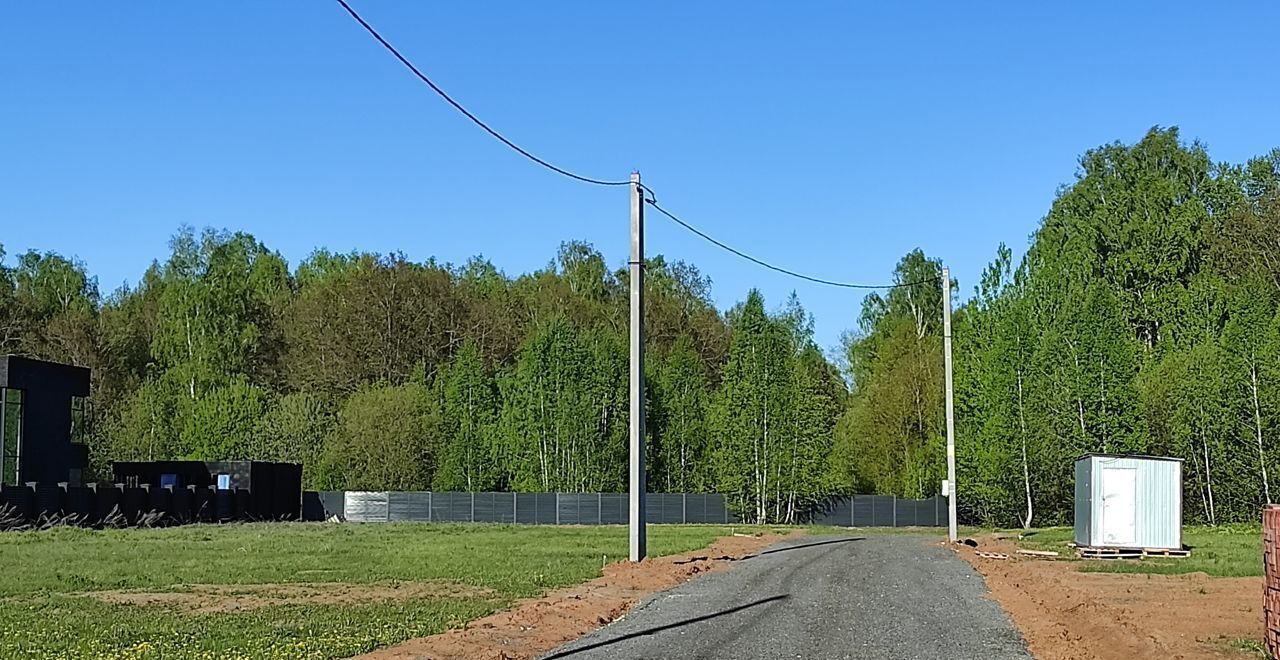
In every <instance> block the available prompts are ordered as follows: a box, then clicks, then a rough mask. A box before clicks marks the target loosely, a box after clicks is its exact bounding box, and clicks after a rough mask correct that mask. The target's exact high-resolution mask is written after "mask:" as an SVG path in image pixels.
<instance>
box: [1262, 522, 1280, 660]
mask: <svg viewBox="0 0 1280 660" xmlns="http://www.w3.org/2000/svg"><path fill="white" fill-rule="evenodd" d="M1262 564H1263V567H1264V569H1265V570H1266V573H1267V581H1266V582H1267V588H1266V591H1265V592H1264V595H1263V598H1262V616H1263V617H1264V621H1263V623H1264V624H1265V627H1266V636H1267V655H1268V656H1270V657H1272V658H1280V505H1277V504H1268V505H1267V506H1266V508H1264V509H1263V510H1262Z"/></svg>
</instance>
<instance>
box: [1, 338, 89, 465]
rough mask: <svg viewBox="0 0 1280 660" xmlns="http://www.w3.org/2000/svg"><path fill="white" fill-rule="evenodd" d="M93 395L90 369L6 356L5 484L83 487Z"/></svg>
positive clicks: (3, 391) (3, 377) (3, 383)
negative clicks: (88, 404) (86, 419)
mask: <svg viewBox="0 0 1280 660" xmlns="http://www.w3.org/2000/svg"><path fill="white" fill-rule="evenodd" d="M87 396H89V370H88V369H85V368H83V367H73V366H70V365H66V364H58V363H56V362H45V361H43V360H33V359H31V358H24V357H18V356H16V355H6V356H0V484H2V485H6V486H16V485H19V484H24V483H31V482H39V483H47V484H57V483H67V484H70V485H72V486H79V485H80V482H81V481H82V479H83V475H84V470H85V467H86V466H87V465H88V452H87V450H86V449H85V445H84V443H83V438H82V429H83V416H84V400H85V397H87Z"/></svg>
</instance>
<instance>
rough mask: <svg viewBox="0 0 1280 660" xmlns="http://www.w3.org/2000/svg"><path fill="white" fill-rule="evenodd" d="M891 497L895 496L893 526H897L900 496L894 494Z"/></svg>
mask: <svg viewBox="0 0 1280 660" xmlns="http://www.w3.org/2000/svg"><path fill="white" fill-rule="evenodd" d="M891 497H893V526H894V527H897V526H898V496H897V495H892V496H891Z"/></svg>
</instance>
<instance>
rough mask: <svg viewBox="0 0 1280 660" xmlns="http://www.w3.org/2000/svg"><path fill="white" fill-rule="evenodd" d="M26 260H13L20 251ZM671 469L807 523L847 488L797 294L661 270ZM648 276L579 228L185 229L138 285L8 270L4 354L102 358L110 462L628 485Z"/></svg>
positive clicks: (2, 307) (833, 408)
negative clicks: (342, 249) (238, 464)
mask: <svg viewBox="0 0 1280 660" xmlns="http://www.w3.org/2000/svg"><path fill="white" fill-rule="evenodd" d="M0 263H7V262H0ZM646 273H647V277H646V287H647V290H648V291H647V295H648V298H647V314H646V318H645V323H646V332H647V339H648V351H649V352H648V360H647V364H646V367H647V370H648V372H647V374H646V380H647V394H648V408H647V410H648V415H649V417H648V419H647V420H646V424H647V431H648V433H649V438H648V440H649V445H648V451H649V456H648V461H649V472H648V474H649V479H650V488H651V489H652V490H654V491H660V492H661V491H667V492H684V491H692V492H697V491H706V490H715V491H718V492H724V493H727V494H730V495H731V497H732V501H733V503H734V506H735V507H737V508H738V509H739V510H741V511H743V512H744V513H746V515H749V516H752V517H753V518H755V519H759V520H784V521H785V520H795V519H797V516H798V515H800V514H801V513H802V512H803V511H805V510H806V509H807V508H810V507H811V505H812V504H813V503H814V502H815V501H817V500H818V499H820V498H822V497H824V496H825V495H826V494H827V493H829V492H831V483H830V479H829V478H828V477H829V472H828V469H827V455H828V453H829V452H830V448H831V444H832V430H833V428H834V426H835V420H836V418H837V417H838V415H839V412H840V410H841V407H842V406H843V403H844V397H845V396H846V387H845V383H844V381H843V380H842V378H841V376H840V372H839V370H838V369H836V368H835V367H833V366H832V365H831V364H830V363H829V362H828V361H827V360H826V358H824V356H823V355H822V353H821V351H820V350H819V349H818V347H817V346H816V345H815V344H814V341H813V339H812V320H811V319H810V318H809V316H808V314H807V313H806V312H805V311H804V310H803V309H802V308H801V307H800V305H799V303H798V301H797V300H796V298H795V297H794V296H793V297H792V298H791V299H790V300H789V301H787V302H786V304H785V305H783V306H782V307H781V309H780V310H778V311H775V312H772V313H771V312H769V311H768V310H767V309H766V306H765V302H764V300H763V299H762V298H761V296H760V295H759V294H758V293H755V292H751V293H750V294H749V295H748V296H747V298H746V300H745V302H743V303H741V304H739V305H738V306H736V307H735V308H734V309H732V310H729V311H728V312H727V313H721V312H719V311H717V310H716V308H715V307H714V306H713V304H712V303H711V301H710V298H709V289H710V282H709V281H708V280H707V278H705V277H703V276H702V275H701V274H700V273H699V272H698V271H697V270H696V269H695V268H693V267H692V266H689V265H687V264H684V263H667V262H666V261H665V260H664V259H663V258H662V257H657V258H654V259H651V260H649V261H648V263H647V269H646ZM627 286H628V282H627V273H626V271H625V270H619V271H611V270H610V269H609V268H608V267H607V266H606V264H605V261H604V259H603V258H602V256H601V255H600V254H599V253H598V252H596V251H595V250H593V249H592V248H591V247H589V246H587V245H584V244H581V243H565V244H564V245H562V246H561V248H560V250H559V253H558V254H557V255H556V257H555V259H554V261H552V262H551V263H550V264H548V266H547V267H546V268H545V269H542V270H539V271H537V272H534V273H531V274H527V275H522V276H519V277H516V278H511V277H507V276H506V275H504V274H503V273H502V272H500V271H499V270H497V269H496V268H495V267H494V266H493V265H492V264H491V263H489V262H487V261H485V260H483V259H479V258H476V259H473V260H471V261H469V262H468V263H466V264H464V265H462V266H459V267H455V266H450V265H443V264H438V263H435V262H432V261H428V262H426V263H413V262H411V261H409V260H407V259H405V258H404V257H403V256H401V255H397V254H390V255H376V254H363V253H351V254H334V253H331V252H327V251H323V250H321V251H317V252H315V253H314V254H312V255H311V256H310V257H308V258H307V259H306V260H305V261H303V262H302V263H301V264H299V265H298V266H297V267H296V268H295V269H293V270H292V271H291V270H290V268H289V267H288V265H287V264H286V262H285V260H284V259H283V258H282V257H281V256H280V255H279V254H278V253H276V252H273V251H271V250H270V249H269V248H267V247H266V246H264V245H263V244H262V243H260V242H259V241H257V240H255V239H254V238H253V237H252V236H249V235H247V234H243V233H235V234H229V233H226V232H218V231H211V230H206V231H204V232H203V233H199V234H197V233H196V232H194V231H192V230H191V229H189V228H184V229H182V230H181V231H179V233H178V234H177V235H176V236H175V237H174V238H173V240H172V243H171V253H170V254H169V255H168V257H167V258H166V259H165V260H164V261H161V262H156V263H154V264H152V265H151V267H150V268H149V269H147V271H146V274H145V275H144V276H143V278H142V280H141V282H140V283H139V284H138V285H137V286H135V287H129V288H122V289H120V290H117V291H115V292H113V293H111V294H110V295H107V296H103V295H102V294H101V292H100V291H99V290H98V286H97V283H96V281H95V279H94V278H93V277H92V276H91V275H90V274H89V273H88V271H87V268H86V267H85V265H84V264H82V263H79V262H78V261H76V260H75V259H69V258H66V257H63V256H61V255H59V254H57V253H55V252H36V251H30V252H27V253H25V254H22V255H21V256H19V257H18V258H17V259H16V263H14V264H12V265H6V266H4V267H3V269H0V353H18V354H26V355H32V356H36V357H41V358H45V359H51V360H57V361H63V362H70V363H75V364H79V365H84V366H88V367H91V368H92V369H93V380H92V394H91V397H90V404H91V405H90V407H89V412H90V414H89V421H90V423H89V424H88V425H87V428H86V434H85V435H86V438H85V441H86V442H87V444H88V445H89V450H90V456H91V459H92V463H93V466H92V467H93V472H94V473H95V476H103V475H109V474H110V469H109V463H110V461H113V460H153V459H164V458H190V459H197V460H218V459H250V458H252V459H259V460H285V461H297V462H301V463H302V464H303V465H304V479H305V484H306V486H307V487H308V488H315V489H368V490H374V489H391V490H426V489H434V490H476V491H484V490H507V489H511V490H518V491H541V492H550V491H561V492H575V491H577V492H596V491H605V492H618V491H622V490H624V489H625V484H626V466H627V454H626V451H627V450H626V446H627V414H628V409H627V369H628V365H627V350H626V347H627V332H628V330H627V319H628V307H627V306H628V297H627V295H626V292H627Z"/></svg>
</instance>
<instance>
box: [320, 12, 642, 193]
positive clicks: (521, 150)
mask: <svg viewBox="0 0 1280 660" xmlns="http://www.w3.org/2000/svg"><path fill="white" fill-rule="evenodd" d="M338 4H340V5H342V8H343V9H345V10H347V13H348V14H351V18H354V19H356V22H357V23H359V24H360V25H361V26H362V27H364V29H365V30H366V31H368V32H369V34H371V35H373V38H374V39H377V40H378V43H380V44H382V47H383V48H386V49H387V51H388V52H390V53H391V54H392V55H395V56H396V59H398V60H400V63H401V64H403V65H405V67H406V68H408V69H409V70H410V71H412V72H413V75H415V76H417V77H418V80H421V81H422V82H424V83H426V84H427V86H428V87H430V88H431V90H432V91H434V92H435V93H436V94H439V95H440V98H442V99H444V100H446V101H448V102H449V105H452V106H453V107H454V108H456V109H457V110H458V112H461V113H462V114H463V115H465V116H466V118H467V119H470V120H471V121H472V122H474V123H475V125H476V126H479V127H480V128H483V129H484V130H485V131H486V132H488V133H489V135H492V136H493V137H495V138H497V139H498V141H500V142H502V143H503V144H505V145H507V146H508V147H511V148H512V149H514V150H515V151H516V153H519V154H520V155H521V156H524V157H525V158H528V159H529V160H531V161H533V162H535V163H537V164H539V165H541V166H543V167H545V168H547V169H549V170H551V171H553V172H555V173H557V174H562V175H564V176H567V177H569V178H570V179H576V180H578V181H582V182H583V183H591V184H595V185H597V186H625V185H629V184H630V183H631V182H630V181H605V180H602V179H592V178H591V177H586V176H582V175H580V174H574V173H573V172H570V171H569V170H566V169H564V168H563V167H557V166H556V165H553V164H551V163H549V162H547V161H545V160H543V159H541V158H538V157H537V156H535V155H533V154H532V153H529V152H528V151H526V150H525V149H524V148H522V147H521V146H520V145H518V144H516V143H515V142H512V141H511V140H508V139H507V138H506V137H505V136H503V135H502V134H501V133H499V132H497V131H495V130H493V129H492V128H490V127H489V125H488V124H486V123H484V122H483V121H480V118H479V117H476V116H475V115H473V114H471V111H469V110H467V109H466V108H464V107H462V104H461V103H458V102H457V101H455V100H453V97H451V96H449V95H448V94H447V93H446V92H445V91H444V90H443V89H440V87H439V86H438V85H436V84H435V83H434V82H432V81H431V79H430V78H428V77H427V76H426V74H424V73H422V72H421V71H419V70H418V67H416V66H414V65H413V62H410V61H409V59H408V58H406V57H405V56H404V55H401V54H400V51H398V50H396V48H395V46H392V45H391V43H390V42H388V41H387V40H386V39H383V38H382V35H380V34H378V31H377V30H375V29H373V26H372V25H369V23H368V22H367V21H365V20H364V19H363V18H361V17H360V14H357V13H356V10H354V9H352V8H351V5H349V4H347V3H346V0H338Z"/></svg>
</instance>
